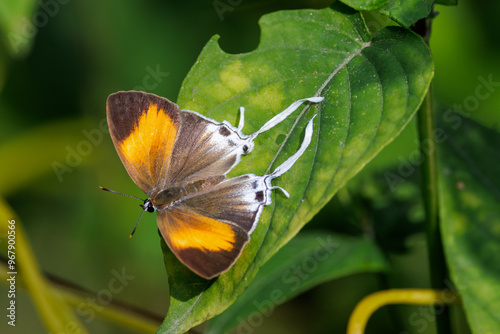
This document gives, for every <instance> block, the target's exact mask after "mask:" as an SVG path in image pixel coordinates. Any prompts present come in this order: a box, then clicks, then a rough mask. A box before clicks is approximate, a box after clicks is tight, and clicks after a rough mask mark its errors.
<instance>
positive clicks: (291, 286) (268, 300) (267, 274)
mask: <svg viewBox="0 0 500 334" xmlns="http://www.w3.org/2000/svg"><path fill="white" fill-rule="evenodd" d="M385 269H386V262H385V259H384V257H383V255H382V253H381V252H380V251H379V249H378V247H377V246H376V245H375V244H374V243H373V242H371V241H369V240H366V239H362V238H353V237H347V236H342V235H335V234H329V233H318V232H314V233H311V232H308V233H300V234H299V235H297V236H296V237H295V238H294V239H292V240H290V242H289V243H288V244H287V245H285V246H283V248H281V249H280V250H279V252H278V253H276V254H275V255H274V256H273V257H272V258H271V259H270V260H269V261H267V263H266V264H264V265H263V266H262V268H260V270H259V273H258V274H257V276H255V279H254V280H253V282H252V283H251V284H250V285H249V287H248V289H247V290H245V292H243V294H242V295H241V296H240V297H239V298H238V299H237V300H236V302H235V303H234V304H233V305H231V306H230V307H229V308H228V309H227V310H226V311H225V312H224V313H222V314H221V315H219V316H217V317H215V318H213V319H212V320H211V321H210V322H209V325H208V327H207V330H206V333H207V334H219V333H226V332H228V331H229V330H231V329H232V328H234V327H236V326H237V325H238V323H240V325H239V326H240V328H241V330H240V331H241V332H248V331H244V330H243V327H248V326H250V327H251V325H250V324H249V323H248V322H246V321H243V322H242V320H244V319H246V318H247V317H248V316H250V315H259V316H260V317H264V316H265V317H269V316H270V315H271V314H272V312H273V310H274V308H275V307H276V306H278V305H279V304H282V303H284V302H285V301H287V300H290V299H291V298H293V297H294V296H297V295H298V294H300V293H302V292H304V291H306V290H309V289H311V288H313V287H314V286H317V285H319V284H321V283H323V282H326V281H330V280H333V279H336V278H340V277H344V276H348V275H352V274H354V273H360V272H376V271H382V270H385Z"/></svg>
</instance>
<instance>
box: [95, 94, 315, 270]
mask: <svg viewBox="0 0 500 334" xmlns="http://www.w3.org/2000/svg"><path fill="white" fill-rule="evenodd" d="M322 100H323V98H322V97H311V98H306V99H302V100H298V101H296V102H294V103H292V104H291V105H290V106H289V107H288V108H287V109H285V110H284V111H282V112H281V113H279V114H277V115H276V116H275V117H273V118H272V119H270V120H269V121H268V122H266V123H265V124H264V125H263V126H262V127H261V128H260V129H259V130H258V131H256V132H255V133H253V134H251V135H244V134H243V133H242V132H241V131H242V128H243V126H244V110H245V109H244V108H243V107H241V108H240V122H239V125H238V127H237V128H235V127H233V126H232V125H231V124H230V123H229V122H227V121H223V122H222V123H220V122H217V121H215V120H212V119H210V118H207V117H205V116H203V115H201V114H198V113H196V112H193V111H187V110H181V109H180V108H179V107H178V106H177V105H176V104H175V103H173V102H171V101H169V100H168V99H166V98H163V97H159V96H157V95H154V94H148V93H144V92H138V91H123V92H117V93H114V94H111V95H110V96H109V97H108V100H107V105H106V107H107V108H106V109H107V110H106V113H107V122H108V126H109V131H110V135H111V139H112V141H113V144H114V146H115V149H116V151H117V153H118V155H119V157H120V159H121V161H122V163H123V165H124V166H125V169H126V170H127V172H128V174H129V176H130V177H131V178H132V180H133V181H134V182H135V184H136V185H137V186H138V187H139V188H141V189H142V190H143V191H144V192H145V193H146V194H147V196H148V198H147V199H146V200H144V204H143V205H142V207H143V212H142V213H144V212H146V211H147V212H157V224H158V229H159V230H160V233H161V235H162V236H163V239H164V240H165V242H166V244H167V245H168V247H169V248H170V249H171V251H172V252H173V253H174V254H175V255H176V256H177V258H178V259H179V260H180V261H181V262H182V263H183V264H184V265H185V266H187V267H188V268H189V269H191V270H192V271H193V272H195V273H196V274H198V275H199V276H201V277H204V278H206V279H212V278H214V277H216V276H218V275H220V274H222V273H224V272H225V271H227V270H228V269H229V268H231V266H232V265H233V264H234V263H235V261H236V260H237V259H238V257H239V256H240V254H241V252H242V250H243V248H244V247H245V245H246V244H247V243H248V242H249V240H250V234H251V233H252V232H253V230H254V229H255V227H256V225H257V223H258V221H259V217H260V214H261V212H262V209H263V207H264V206H266V205H269V204H271V190H272V189H274V188H279V187H276V186H272V185H271V181H272V180H273V179H274V178H277V177H278V176H280V175H282V174H284V173H285V172H287V171H288V170H289V169H290V168H291V167H292V166H293V164H294V163H295V162H296V161H297V160H298V159H299V157H300V156H301V155H302V154H303V153H304V151H305V150H306V148H307V146H308V145H309V144H310V142H311V138H312V132H313V119H311V120H310V121H309V123H308V124H307V126H306V130H305V136H304V140H303V142H302V144H301V146H300V148H299V150H298V151H297V152H296V153H295V154H294V155H292V156H291V157H290V158H288V160H286V161H285V162H284V163H283V164H281V165H280V166H278V167H277V168H276V169H275V170H274V171H273V172H272V173H271V174H269V175H263V176H257V175H255V174H246V175H241V176H238V177H234V178H230V179H227V178H226V174H227V173H228V172H229V171H230V170H231V169H232V168H233V167H234V166H236V165H237V164H238V163H239V162H240V160H241V156H242V155H245V154H248V153H250V152H251V151H252V149H253V147H254V139H255V138H256V137H257V136H258V135H259V134H260V133H262V132H264V131H267V130H269V129H271V128H272V127H274V126H275V125H276V124H278V123H280V122H282V121H283V120H284V119H285V118H287V117H288V116H289V115H290V114H291V113H292V112H294V111H295V110H296V109H297V108H298V107H299V106H300V105H301V104H302V103H304V102H307V101H309V102H314V103H318V102H321V101H322ZM101 189H103V190H108V191H112V190H109V189H106V188H102V187H101ZM279 189H281V190H282V191H283V192H284V194H285V195H286V196H287V197H289V195H288V193H287V192H286V191H285V190H284V189H282V188H279ZM112 192H115V191H112ZM130 197H133V196H130ZM141 201H142V199H141ZM142 213H141V216H142ZM139 219H140V217H139ZM136 227H137V224H136ZM134 231H135V228H134ZM132 233H133V232H132Z"/></svg>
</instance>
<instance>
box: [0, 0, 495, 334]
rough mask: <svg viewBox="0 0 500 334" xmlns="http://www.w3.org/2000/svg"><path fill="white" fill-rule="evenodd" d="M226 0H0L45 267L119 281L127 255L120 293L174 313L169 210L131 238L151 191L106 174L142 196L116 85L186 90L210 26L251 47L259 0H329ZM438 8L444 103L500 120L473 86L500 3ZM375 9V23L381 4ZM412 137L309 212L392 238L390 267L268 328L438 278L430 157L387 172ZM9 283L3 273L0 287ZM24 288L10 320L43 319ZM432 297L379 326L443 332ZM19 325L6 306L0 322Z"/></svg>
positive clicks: (12, 131) (13, 115)
mask: <svg viewBox="0 0 500 334" xmlns="http://www.w3.org/2000/svg"><path fill="white" fill-rule="evenodd" d="M220 2H222V3H224V4H226V5H227V6H228V7H225V9H226V10H225V11H224V12H221V9H219V12H218V10H217V9H216V8H215V6H214V3H216V2H214V1H190V2H170V1H159V0H156V1H153V0H148V1H140V2H139V1H135V2H131V1H127V2H126V1H118V0H109V1H96V0H87V1H71V0H64V1H63V0H59V1H58V0H51V1H33V0H22V1H18V0H17V1H16V0H2V2H1V3H0V28H1V31H0V34H1V37H2V40H1V42H0V161H1V162H0V192H1V194H2V196H3V197H4V198H5V199H6V200H7V202H8V203H9V204H10V205H11V206H12V208H13V209H14V211H15V212H16V213H17V215H18V216H19V218H20V219H21V221H22V223H23V225H24V227H25V229H26V232H27V235H28V237H29V240H30V242H31V245H32V248H33V250H34V252H35V254H36V257H37V260H38V262H39V264H40V266H41V268H42V269H43V270H44V271H45V272H47V273H50V274H52V275H55V276H57V277H60V278H62V279H64V280H67V281H70V282H73V283H75V284H77V285H79V286H82V287H84V288H86V289H88V290H91V291H94V292H95V293H97V292H99V291H100V290H101V289H105V288H106V287H107V285H108V282H109V281H110V279H112V278H113V270H116V271H118V272H121V271H122V270H124V271H125V272H126V273H127V274H128V275H131V276H134V278H133V279H132V280H130V281H129V282H128V284H127V285H126V286H125V287H124V289H123V290H122V291H121V292H120V293H118V294H115V295H113V299H115V300H119V301H123V302H127V303H129V304H131V305H134V306H136V307H139V308H142V309H145V310H147V311H149V312H151V313H154V314H156V315H158V317H159V319H161V318H162V317H163V316H164V315H165V314H166V311H167V309H168V298H169V297H168V284H167V277H166V273H165V269H164V266H163V257H162V252H161V249H160V242H159V236H158V233H157V229H156V217H155V215H145V216H144V217H143V218H142V221H141V223H140V225H139V227H138V230H137V233H136V234H135V235H134V237H133V238H132V239H129V238H128V235H129V234H130V232H131V230H132V228H133V226H134V224H135V222H136V219H137V217H138V216H139V214H140V208H139V206H138V204H140V203H138V202H137V201H135V200H133V199H128V198H124V197H121V196H116V195H113V194H109V193H105V192H103V191H100V190H99V188H98V186H105V187H109V188H111V189H115V190H117V191H121V192H124V193H127V194H131V195H135V196H139V197H144V195H143V194H142V193H141V191H140V190H139V189H138V188H137V187H136V186H135V184H134V183H133V182H132V181H131V180H130V179H129V177H128V175H127V173H126V171H125V169H124V168H123V166H122V165H121V162H120V160H119V158H118V156H117V155H116V153H115V150H114V148H113V145H112V143H111V140H110V138H109V134H108V133H106V131H105V130H106V128H105V127H103V126H102V124H104V123H103V119H104V117H105V102H106V98H107V96H108V95H109V94H111V93H113V92H116V91H119V90H130V89H137V90H145V91H148V92H151V93H155V94H158V95H160V96H164V97H167V98H169V99H171V100H173V101H175V100H176V96H177V94H178V92H179V89H180V87H181V83H182V80H183V79H184V77H185V76H186V74H187V73H188V71H189V69H190V67H191V66H192V65H193V64H194V62H195V60H196V58H197V55H198V54H199V52H200V51H201V49H202V48H203V46H204V44H205V43H206V42H207V41H208V40H209V38H210V37H211V36H212V35H214V34H220V35H221V39H220V44H221V47H222V48H223V49H224V50H225V51H227V52H230V53H239V52H247V51H250V50H252V49H254V48H255V47H256V46H257V44H258V41H259V27H258V23H257V22H258V19H259V17H260V16H261V15H263V14H265V13H267V12H271V11H275V10H281V9H294V8H308V7H313V8H322V7H326V6H328V5H329V3H330V1H320V0H318V1H313V0H311V1H278V0H275V1H263V0H262V1H259V0H253V1H251V0H248V1H233V2H232V3H233V4H235V3H237V5H235V6H234V5H230V4H229V2H228V1H220ZM436 10H437V11H438V12H439V15H438V17H437V18H436V20H435V21H434V25H433V30H432V37H431V49H432V51H433V55H434V58H435V62H436V74H435V80H434V90H435V95H436V101H437V106H438V113H439V110H444V109H446V108H448V109H459V108H460V106H463V107H462V108H463V110H464V111H466V112H469V113H470V116H471V117H472V118H474V119H476V120H478V121H479V122H481V123H482V124H484V125H486V126H488V127H491V128H494V129H496V130H498V129H499V128H500V122H499V121H500V113H499V112H498V109H500V94H499V93H498V92H497V91H493V92H492V93H491V95H490V96H489V97H488V98H485V99H477V98H476V99H475V100H474V98H473V97H474V96H475V95H476V94H477V93H476V88H477V87H478V86H479V85H480V84H481V81H480V80H481V79H480V77H482V78H485V79H488V77H490V76H491V77H492V79H493V81H495V82H500V43H499V37H498V26H497V18H498V15H499V14H500V3H499V2H493V1H487V0H481V1H474V2H473V1H470V0H468V1H460V4H459V6H458V7H443V6H437V7H436ZM369 17H370V20H371V21H370V22H371V23H370V24H372V25H373V26H371V27H376V25H377V24H378V23H377V22H378V21H377V20H378V19H377V16H371V15H370V16H369ZM471 97H472V98H471ZM298 98H299V97H298ZM475 101H478V102H477V103H473V102H475ZM181 107H182V106H181ZM221 121H222V120H221ZM415 150H417V146H416V128H415V124H414V123H413V122H412V123H410V125H409V126H408V127H407V129H406V130H405V131H404V132H403V134H402V135H401V136H400V137H398V139H397V140H395V141H394V142H393V143H392V144H391V145H390V146H388V147H387V148H386V149H385V150H384V151H383V152H382V153H381V154H380V155H379V156H378V157H377V158H376V159H375V160H374V161H373V162H372V163H371V164H370V165H368V166H367V167H366V168H365V169H364V170H363V172H362V173H361V174H359V175H358V176H357V177H356V178H355V179H354V180H352V181H351V182H350V183H349V185H348V187H347V189H345V190H343V191H342V192H340V193H339V194H338V195H337V196H336V197H335V198H334V199H333V200H332V202H331V203H330V204H329V205H328V206H327V207H325V209H324V210H323V212H321V213H320V214H319V215H318V216H317V217H316V218H315V219H314V220H313V222H311V223H310V224H309V225H308V226H307V227H306V228H307V229H317V228H328V229H332V230H335V231H339V232H343V233H349V234H365V235H368V236H369V237H372V238H374V239H376V240H377V241H378V242H379V244H380V246H381V248H382V249H383V250H384V251H385V252H386V254H387V257H388V260H389V261H390V263H391V265H392V270H391V271H390V272H389V273H387V274H386V275H375V274H365V275H356V276H352V277H348V278H344V279H341V280H336V281H333V282H330V283H328V284H324V285H322V286H320V287H317V288H315V289H313V290H312V291H310V292H308V293H306V294H304V295H302V296H299V297H298V298H295V299H294V300H292V301H290V302H288V303H286V304H284V305H283V306H280V307H278V308H277V309H275V311H274V313H273V314H272V316H271V317H269V318H266V320H265V322H264V325H263V326H262V327H261V328H259V329H258V330H257V332H258V333H280V332H283V333H285V332H286V333H306V332H307V333H342V332H345V328H346V325H347V319H348V316H349V314H350V313H351V312H352V309H353V308H354V306H355V304H356V303H357V302H358V301H359V300H360V299H361V298H362V297H363V296H364V295H366V294H368V293H370V292H373V291H376V290H379V289H381V288H386V287H388V286H392V287H420V288H425V287H428V272H427V264H426V255H425V239H424V236H423V234H422V230H423V227H422V224H421V222H422V217H423V211H422V207H421V204H420V200H419V188H418V182H419V177H418V173H413V174H412V176H411V177H409V178H408V179H407V180H406V181H405V182H402V183H400V184H398V185H397V186H396V187H395V189H391V188H390V187H389V185H388V184H387V182H386V180H385V177H384V172H385V171H386V170H391V169H395V168H397V166H398V164H400V162H401V159H407V158H406V157H408V156H409V155H410V154H411V153H412V152H415ZM75 152H76V153H75ZM64 166H66V167H64ZM5 245H6V238H5V235H0V247H2V254H3V253H4V252H5V248H6V246H5ZM6 291H7V290H6V286H5V285H0V295H2V297H1V300H2V301H3V300H4V298H3V296H4V295H6ZM17 301H18V323H17V326H16V328H15V331H14V332H13V333H28V332H30V333H44V332H45V329H44V328H43V326H42V323H41V321H40V320H39V318H38V315H37V314H36V311H35V309H34V306H33V304H32V302H31V301H30V299H29V296H28V295H27V294H26V293H25V292H22V291H20V293H19V294H18V296H17ZM2 303H3V302H2ZM3 306H4V305H3V304H2V307H3ZM420 310H421V309H420V307H411V306H404V307H390V308H384V309H382V310H380V311H377V312H376V313H375V315H374V317H373V319H372V320H371V321H370V323H369V325H368V331H367V333H380V332H384V333H399V334H403V333H433V328H432V327H433V323H432V321H430V322H428V323H427V325H426V326H425V328H424V326H423V325H418V324H415V323H412V321H411V320H410V319H411V314H413V313H414V312H419V311H420ZM87 320H88V321H87ZM82 321H83V322H84V323H85V324H86V325H88V328H89V331H90V332H91V333H128V331H126V330H124V329H123V328H120V327H117V326H116V325H112V324H109V323H107V322H103V321H101V320H100V319H98V318H96V319H90V317H89V316H84V317H82ZM6 326H7V325H6V321H5V320H2V323H1V324H0V331H1V332H5V331H4V330H3V329H5V328H6ZM457 326H462V325H461V324H460V323H458V324H457ZM8 330H12V328H9V329H8ZM129 332H130V333H133V331H129ZM463 332H464V333H466V331H465V330H464V331H463ZM9 333H10V332H9Z"/></svg>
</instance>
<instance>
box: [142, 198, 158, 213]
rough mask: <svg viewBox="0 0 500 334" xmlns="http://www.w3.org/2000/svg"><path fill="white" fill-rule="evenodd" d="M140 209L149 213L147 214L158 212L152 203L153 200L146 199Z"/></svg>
mask: <svg viewBox="0 0 500 334" xmlns="http://www.w3.org/2000/svg"><path fill="white" fill-rule="evenodd" d="M140 207H141V208H143V209H144V211H147V212H155V211H156V207H155V206H154V205H153V203H152V202H151V198H148V199H145V200H144V204H141V205H140Z"/></svg>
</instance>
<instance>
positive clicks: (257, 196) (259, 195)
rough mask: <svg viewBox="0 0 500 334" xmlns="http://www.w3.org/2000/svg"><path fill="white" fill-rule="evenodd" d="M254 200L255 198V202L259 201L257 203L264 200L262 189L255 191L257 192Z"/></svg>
mask: <svg viewBox="0 0 500 334" xmlns="http://www.w3.org/2000/svg"><path fill="white" fill-rule="evenodd" d="M255 200H256V201H257V202H259V203H260V202H264V192H263V191H262V190H261V191H257V192H256V193H255Z"/></svg>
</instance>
